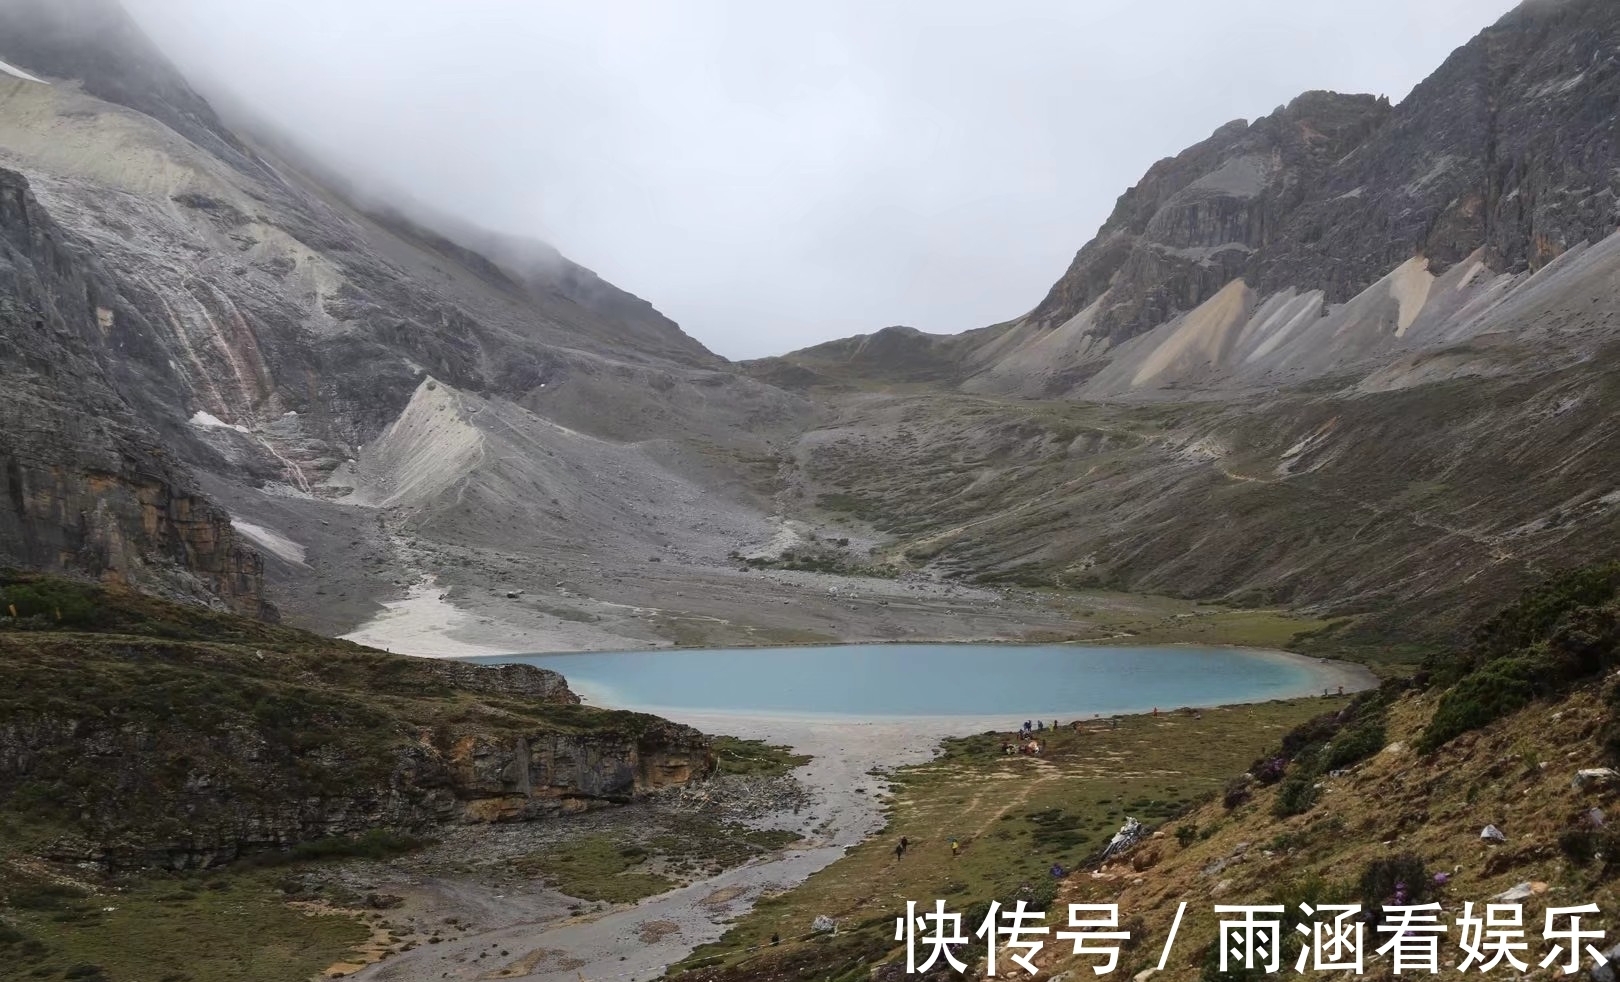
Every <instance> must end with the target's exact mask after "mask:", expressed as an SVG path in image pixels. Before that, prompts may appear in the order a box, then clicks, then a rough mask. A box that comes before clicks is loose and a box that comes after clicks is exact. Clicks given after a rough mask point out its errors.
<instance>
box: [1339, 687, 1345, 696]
mask: <svg viewBox="0 0 1620 982" xmlns="http://www.w3.org/2000/svg"><path fill="white" fill-rule="evenodd" d="M1339 695H1341V696H1342V695H1344V686H1342V685H1341V686H1339Z"/></svg>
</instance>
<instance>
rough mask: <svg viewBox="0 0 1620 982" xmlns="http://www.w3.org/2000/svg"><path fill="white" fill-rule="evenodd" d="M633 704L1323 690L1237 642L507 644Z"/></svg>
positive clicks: (821, 708) (996, 702)
mask: <svg viewBox="0 0 1620 982" xmlns="http://www.w3.org/2000/svg"><path fill="white" fill-rule="evenodd" d="M471 660H472V661H477V662H483V663H502V662H521V663H524V664H529V665H538V666H540V667H542V668H549V669H552V670H554V671H558V672H561V673H562V674H563V675H564V676H566V677H567V679H568V683H569V685H570V687H572V688H573V689H574V691H575V692H578V693H579V694H580V695H581V696H583V697H584V698H585V699H586V701H587V702H589V703H592V704H594V705H600V706H612V707H621V708H629V709H663V710H686V711H691V712H704V711H707V712H724V713H740V714H747V713H762V714H791V715H809V714H825V715H829V716H839V717H860V718H873V717H893V716H1007V717H1009V719H1010V720H1011V721H1013V722H1021V721H1023V720H1025V719H1033V718H1036V717H1040V718H1044V719H1047V720H1051V719H1053V718H1056V717H1065V718H1074V717H1076V716H1082V715H1090V714H1092V713H1103V714H1108V713H1122V712H1140V711H1145V710H1149V709H1152V708H1153V707H1155V706H1156V707H1159V708H1160V709H1173V708H1176V707H1180V706H1210V705H1218V704H1222V703H1235V702H1258V701H1262V700H1266V699H1285V698H1292V697H1295V696H1303V695H1311V694H1320V693H1321V691H1322V687H1323V686H1324V685H1326V684H1327V682H1325V681H1323V679H1324V675H1323V673H1322V672H1321V671H1319V670H1318V669H1317V667H1316V666H1315V665H1314V663H1312V662H1310V661H1307V660H1305V659H1296V658H1290V657H1286V656H1279V655H1277V654H1275V653H1268V652H1257V651H1245V650H1242V649H1237V648H1199V647H1186V646H1179V645H1178V646H1174V647H1131V646H1121V647H1092V646H1080V645H1010V644H999V645H998V644H847V645H826V646H816V647H802V648H713V649H676V650H671V649H665V650H661V651H622V652H589V653H580V654H539V655H506V656H500V657H491V658H476V659H471Z"/></svg>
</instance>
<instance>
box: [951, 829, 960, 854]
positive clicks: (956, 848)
mask: <svg viewBox="0 0 1620 982" xmlns="http://www.w3.org/2000/svg"><path fill="white" fill-rule="evenodd" d="M960 855H962V844H961V843H959V842H957V841H956V836H954V835H953V836H951V858H952V859H955V858H956V857H957V856H960Z"/></svg>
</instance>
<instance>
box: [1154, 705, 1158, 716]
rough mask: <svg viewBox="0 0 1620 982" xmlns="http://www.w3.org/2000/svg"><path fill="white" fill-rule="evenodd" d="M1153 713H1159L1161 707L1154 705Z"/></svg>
mask: <svg viewBox="0 0 1620 982" xmlns="http://www.w3.org/2000/svg"><path fill="white" fill-rule="evenodd" d="M1153 715H1155V716H1157V715H1159V707H1158V706H1154V707H1153Z"/></svg>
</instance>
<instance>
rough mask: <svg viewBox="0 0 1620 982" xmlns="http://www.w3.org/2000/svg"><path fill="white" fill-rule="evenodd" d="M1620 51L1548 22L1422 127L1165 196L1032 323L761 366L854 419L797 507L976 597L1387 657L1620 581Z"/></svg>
mask: <svg viewBox="0 0 1620 982" xmlns="http://www.w3.org/2000/svg"><path fill="white" fill-rule="evenodd" d="M1617 43H1620V9H1617V8H1615V7H1614V5H1612V4H1607V3H1602V2H1596V0H1537V2H1531V3H1526V4H1524V5H1522V6H1521V7H1519V8H1518V9H1517V10H1515V11H1513V12H1512V13H1511V14H1509V15H1508V16H1507V17H1505V18H1503V20H1502V21H1501V22H1499V23H1498V24H1496V25H1493V26H1491V27H1489V28H1488V29H1486V30H1485V31H1484V32H1483V33H1481V34H1480V35H1479V36H1478V37H1476V38H1475V39H1474V40H1473V41H1471V42H1470V43H1469V44H1467V45H1465V46H1464V47H1462V48H1460V49H1459V50H1458V51H1457V52H1456V53H1455V54H1453V55H1452V56H1451V57H1450V58H1449V59H1447V61H1446V63H1445V64H1444V65H1442V66H1441V68H1440V69H1439V70H1438V71H1436V72H1435V73H1434V75H1432V76H1431V77H1430V78H1428V79H1427V80H1426V81H1424V82H1423V83H1422V84H1421V85H1419V86H1418V87H1417V88H1416V89H1415V90H1414V91H1413V92H1412V93H1411V94H1410V95H1409V96H1408V97H1406V98H1405V99H1403V100H1402V101H1401V102H1400V103H1399V104H1397V105H1390V104H1389V103H1388V102H1386V101H1384V100H1382V99H1378V98H1374V97H1371V96H1347V95H1339V94H1335V93H1326V92H1313V93H1307V94H1305V95H1303V96H1300V97H1299V98H1298V99H1295V100H1294V101H1293V102H1291V103H1289V104H1288V105H1287V106H1284V107H1281V108H1279V109H1278V110H1276V111H1275V112H1274V113H1272V114H1270V115H1268V116H1266V117H1263V118H1261V119H1258V120H1256V121H1254V122H1252V123H1248V122H1244V121H1237V122H1233V123H1229V124H1227V125H1225V126H1222V127H1221V128H1219V129H1218V130H1216V132H1215V133H1214V134H1213V135H1212V136H1211V137H1210V138H1209V139H1208V140H1206V141H1204V142H1203V143H1200V144H1198V145H1197V146H1194V147H1192V148H1190V149H1188V150H1187V151H1185V152H1184V153H1182V154H1180V155H1178V156H1176V157H1174V158H1172V159H1168V160H1163V161H1160V162H1159V163H1157V164H1155V165H1154V166H1153V167H1152V168H1151V169H1150V170H1149V172H1148V173H1147V175H1146V176H1145V177H1144V178H1143V180H1142V181H1141V182H1140V183H1139V184H1138V185H1137V186H1136V187H1133V188H1131V189H1130V190H1129V191H1127V192H1126V193H1125V194H1124V195H1123V196H1122V197H1121V198H1120V200H1119V204H1118V206H1117V207H1116V209H1115V211H1114V214H1113V215H1112V216H1111V217H1110V218H1109V220H1108V222H1107V223H1105V225H1104V226H1103V228H1102V230H1101V231H1100V232H1099V233H1098V235H1097V236H1096V238H1094V239H1093V240H1092V241H1091V242H1089V243H1088V244H1086V245H1085V247H1083V248H1082V249H1081V250H1080V252H1079V253H1078V254H1077V255H1076V257H1075V260H1074V262H1073V264H1072V265H1071V266H1070V268H1069V270H1068V271H1067V272H1066V273H1065V274H1064V275H1063V276H1062V277H1061V278H1060V279H1059V280H1058V282H1057V283H1056V284H1055V285H1054V286H1053V288H1052V290H1051V291H1050V292H1049V294H1048V295H1047V296H1046V298H1045V299H1044V300H1042V301H1041V302H1040V303H1039V304H1038V305H1036V307H1035V308H1034V309H1033V310H1032V311H1031V312H1030V313H1028V314H1026V315H1024V316H1022V317H1019V318H1017V319H1015V320H1012V321H1009V322H1007V323H1005V324H1001V325H997V326H994V327H989V328H985V329H983V330H980V331H974V332H969V333H967V334H963V335H957V336H948V337H946V336H933V335H927V334H922V333H920V332H916V331H911V330H909V329H903V328H888V329H885V330H884V331H880V332H878V333H876V334H873V335H870V336H868V337H864V338H857V339H851V340H848V341H840V342H833V343H830V344H826V345H821V346H818V347H816V348H811V349H807V350H806V351H802V352H797V353H794V354H791V355H787V356H784V357H783V358H781V359H771V360H766V361H764V362H760V363H756V364H755V365H753V366H752V368H753V370H754V371H755V372H756V373H757V374H758V375H759V377H761V378H764V379H769V380H771V381H773V382H775V383H777V384H781V385H784V386H791V387H797V388H799V389H800V390H802V391H807V392H812V393H817V394H819V396H820V397H821V398H822V399H824V400H825V401H826V402H828V403H829V404H831V405H835V406H838V407H840V409H841V417H840V418H839V419H838V420H837V421H836V422H835V423H833V424H832V425H831V426H828V427H824V428H822V429H820V430H818V431H817V432H815V433H813V434H811V435H810V436H809V437H807V438H806V439H805V440H803V441H801V442H800V444H799V447H798V450H797V459H798V461H799V463H800V465H801V467H802V470H803V473H804V474H805V475H806V478H807V480H806V481H805V483H804V485H803V500H804V501H805V502H806V503H807V504H821V505H823V506H825V507H831V508H835V509H838V510H841V511H843V512H845V513H853V514H855V515H857V516H861V517H865V518H867V519H868V520H871V521H875V522H877V523H879V525H880V527H882V528H886V529H889V530H891V531H893V532H895V533H897V534H898V535H899V538H900V549H901V550H902V551H903V552H904V554H905V555H907V556H908V557H909V558H910V559H911V560H913V561H917V562H930V563H935V564H939V565H943V566H944V567H946V568H952V569H955V570H958V571H960V572H964V573H970V574H980V575H983V574H987V573H988V574H989V575H991V576H994V577H1000V578H1011V579H1015V580H1019V581H1023V582H1029V583H1058V584H1063V585H1069V586H1080V585H1087V584H1106V585H1112V586H1117V587H1122V588H1130V589H1149V590H1156V591H1171V592H1186V593H1189V594H1192V595H1197V596H1205V597H1209V596H1223V597H1227V598H1235V599H1242V600H1246V601H1257V602H1262V603H1272V602H1286V603H1293V604H1301V603H1303V604H1311V605H1324V606H1326V607H1327V608H1329V609H1332V610H1335V611H1338V612H1347V613H1349V612H1357V613H1359V612H1364V611H1367V610H1374V609H1383V610H1398V611H1400V613H1399V614H1398V615H1397V616H1396V617H1394V618H1391V619H1387V620H1384V621H1383V622H1382V625H1383V627H1384V628H1387V627H1391V626H1392V625H1394V624H1395V622H1397V621H1401V622H1404V623H1405V624H1407V625H1412V624H1413V623H1414V622H1421V623H1423V624H1424V625H1425V628H1426V629H1428V628H1434V627H1437V626H1438V624H1439V623H1447V624H1456V623H1460V621H1461V619H1460V614H1461V608H1462V607H1465V606H1467V605H1470V604H1475V603H1481V602H1485V598H1490V599H1492V600H1499V599H1501V598H1503V597H1504V596H1506V595H1507V594H1509V593H1511V591H1512V590H1513V589H1514V588H1515V587H1516V586H1517V585H1522V584H1523V583H1525V582H1528V581H1531V580H1533V579H1535V578H1536V577H1537V576H1539V575H1541V574H1542V573H1544V572H1546V571H1547V570H1548V569H1552V568H1557V567H1560V566H1562V565H1566V564H1569V563H1572V562H1579V561H1583V560H1589V559H1598V558H1602V557H1605V556H1607V555H1609V554H1610V546H1609V545H1608V543H1609V542H1611V541H1612V536H1613V534H1614V531H1615V529H1616V527H1617V522H1620V510H1617V507H1616V506H1617V505H1620V472H1617V471H1616V470H1615V468H1614V461H1615V460H1617V459H1620V457H1617V455H1616V452H1617V450H1620V448H1617V447H1616V446H1615V445H1614V444H1613V436H1612V435H1613V434H1614V433H1615V432H1616V426H1615V416H1614V414H1615V411H1616V408H1617V407H1616V403H1615V380H1616V375H1615V370H1616V363H1615V359H1616V354H1617V352H1620V348H1617V346H1616V341H1617V340H1620V304H1617V301H1616V296H1617V288H1620V239H1617V238H1616V237H1615V236H1614V235H1613V234H1612V233H1613V232H1614V230H1615V228H1616V227H1617V225H1620V211H1617V208H1616V194H1617V192H1620V185H1617V184H1616V180H1617V178H1616V174H1620V170H1617V169H1616V154H1615V149H1614V147H1615V130H1614V127H1615V125H1616V124H1615V118H1614V116H1613V113H1612V107H1613V104H1614V100H1615V92H1616V86H1620V62H1617V61H1616V56H1615V54H1614V52H1615V50H1616V45H1617ZM896 382H906V383H909V385H908V388H907V390H906V392H905V393H904V394H903V395H899V394H891V396H890V397H888V398H880V397H878V396H875V395H874V394H873V393H874V392H885V391H888V392H890V393H893V389H892V386H893V385H894V383H896ZM856 392H858V393H860V394H859V395H858V396H856V395H855V393H856ZM1009 398H1011V399H1012V400H1018V401H1013V402H1009V401H1008V400H1009ZM1475 609H1476V610H1477V609H1479V608H1475ZM1414 615H1416V616H1414ZM1434 615H1438V616H1439V617H1440V622H1436V621H1434V620H1431V619H1430V618H1431V617H1432V616H1434Z"/></svg>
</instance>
